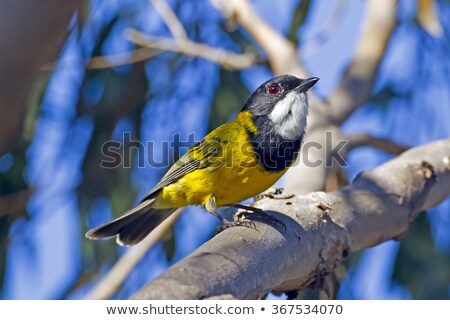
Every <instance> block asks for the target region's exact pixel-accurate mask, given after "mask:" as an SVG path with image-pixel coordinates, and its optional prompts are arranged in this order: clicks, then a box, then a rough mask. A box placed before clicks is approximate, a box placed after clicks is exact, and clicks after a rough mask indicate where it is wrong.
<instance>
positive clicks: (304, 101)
mask: <svg viewBox="0 0 450 320" xmlns="http://www.w3.org/2000/svg"><path fill="white" fill-rule="evenodd" d="M317 81H319V78H315V77H314V78H309V79H299V78H297V77H294V76H291V75H282V76H278V77H275V78H273V79H271V80H268V81H266V82H264V83H263V84H262V85H261V86H260V87H259V88H258V89H256V91H255V92H253V94H252V95H251V96H250V97H249V98H248V100H247V102H246V103H245V105H244V108H243V109H242V111H249V112H250V113H251V114H252V116H253V117H254V118H255V120H256V121H257V122H258V124H259V125H260V126H262V127H260V128H259V129H261V130H262V131H266V130H273V131H275V134H279V135H280V136H281V137H283V138H284V139H286V140H297V139H299V138H300V137H301V136H303V134H304V132H305V129H306V116H307V114H308V97H307V91H308V90H309V89H310V88H311V87H312V86H313V85H315V84H316V83H317Z"/></svg>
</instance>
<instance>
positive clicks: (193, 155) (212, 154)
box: [142, 140, 222, 201]
mask: <svg viewBox="0 0 450 320" xmlns="http://www.w3.org/2000/svg"><path fill="white" fill-rule="evenodd" d="M221 151H222V146H221V145H220V144H219V143H214V141H206V140H202V141H200V142H199V143H197V144H196V145H194V146H192V147H191V148H190V149H189V150H188V152H186V153H185V154H184V155H183V156H182V157H180V159H178V160H177V161H176V162H175V163H174V164H173V165H172V167H171V168H170V169H169V171H167V173H166V174H165V175H164V176H163V177H162V179H161V181H160V182H159V183H158V184H157V185H156V186H155V187H154V188H153V189H152V190H151V191H150V192H149V193H148V194H147V195H146V196H145V197H144V199H142V201H145V200H148V199H149V198H151V197H153V196H154V194H155V193H156V192H158V191H159V190H161V189H162V188H164V187H166V186H168V185H170V184H172V183H174V182H175V181H177V180H178V179H180V178H182V177H184V176H185V175H186V174H188V173H190V172H193V171H195V170H197V169H204V168H207V167H208V166H209V165H210V163H211V162H212V161H214V160H213V159H214V158H216V157H217V156H219V155H220V154H221Z"/></svg>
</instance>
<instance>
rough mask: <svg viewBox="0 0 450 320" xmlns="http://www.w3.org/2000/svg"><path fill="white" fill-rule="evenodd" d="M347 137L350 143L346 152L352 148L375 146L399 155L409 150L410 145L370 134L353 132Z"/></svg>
mask: <svg viewBox="0 0 450 320" xmlns="http://www.w3.org/2000/svg"><path fill="white" fill-rule="evenodd" d="M347 139H348V143H347V145H346V152H350V151H351V150H353V149H356V148H360V147H373V148H375V149H378V150H382V151H384V152H387V153H389V154H396V155H398V154H400V153H402V152H404V151H406V150H408V147H405V146H403V145H401V144H398V143H395V142H392V141H390V140H387V139H383V138H377V137H374V136H371V135H369V134H353V135H351V136H348V137H347Z"/></svg>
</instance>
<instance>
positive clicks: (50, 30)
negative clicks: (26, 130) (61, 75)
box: [0, 0, 83, 156]
mask: <svg viewBox="0 0 450 320" xmlns="http://www.w3.org/2000/svg"><path fill="white" fill-rule="evenodd" d="M82 2H83V1H81V0H71V1H59V0H48V1H34V0H24V1H0V43H1V44H2V48H4V49H3V50H1V51H0V75H1V78H0V88H2V94H1V95H0V156H1V155H3V154H5V153H7V152H9V151H11V149H12V148H13V147H14V146H15V145H16V144H17V141H18V139H19V137H20V135H21V132H22V127H23V124H24V119H25V114H26V111H27V105H28V97H29V96H28V95H29V93H30V92H31V88H32V85H33V83H34V82H35V80H36V79H37V77H38V76H39V70H40V68H41V67H42V65H43V64H44V63H47V62H49V61H53V60H54V59H55V58H56V57H57V56H58V53H59V52H60V49H61V46H62V44H63V43H64V40H65V38H66V36H67V34H68V32H67V27H68V25H69V23H70V20H71V19H72V16H73V15H74V13H75V10H76V9H77V7H79V6H80V5H81V3H82ZM24 21H26V23H24ZM5 48H7V49H5Z"/></svg>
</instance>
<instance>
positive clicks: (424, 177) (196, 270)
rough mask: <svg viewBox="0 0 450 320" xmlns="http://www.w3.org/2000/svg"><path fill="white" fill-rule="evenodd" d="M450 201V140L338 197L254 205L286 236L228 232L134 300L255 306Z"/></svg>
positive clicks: (406, 156)
mask: <svg viewBox="0 0 450 320" xmlns="http://www.w3.org/2000/svg"><path fill="white" fill-rule="evenodd" d="M449 194H450V138H448V139H444V140H440V141H436V142H433V143H430V144H427V145H424V146H420V147H417V148H414V149H410V150H409V151H406V152H405V153H403V154H402V155H400V156H398V157H396V158H394V159H393V160H391V161H389V162H386V163H385V164H383V165H381V166H379V167H377V168H375V169H374V170H372V171H368V172H363V173H361V174H360V175H359V176H358V177H357V178H356V179H355V181H353V183H352V184H351V185H350V186H348V187H346V188H344V189H342V190H339V191H336V192H332V193H325V192H313V193H310V194H308V195H305V196H296V197H292V198H288V199H271V198H263V199H261V200H259V201H258V202H257V206H258V207H260V208H262V209H264V210H266V212H267V213H269V214H271V215H273V216H274V217H276V218H277V219H279V220H281V221H282V222H283V223H284V224H285V226H286V229H284V228H283V227H282V226H281V225H278V224H271V223H267V222H262V221H260V220H258V221H256V220H255V226H256V228H245V227H234V228H229V229H226V230H225V231H223V232H222V233H220V234H218V235H217V236H215V237H214V238H212V239H211V240H210V241H208V242H206V243H205V244H204V245H202V246H201V247H200V248H199V249H197V250H196V251H195V252H193V253H192V254H191V255H189V256H188V257H186V258H185V259H183V260H181V261H179V262H178V263H176V264H175V265H173V266H172V267H171V268H169V269H168V270H167V271H166V272H164V273H163V274H162V275H160V276H159V277H158V278H156V279H155V280H153V281H152V282H150V283H148V284H147V285H145V286H144V287H143V288H142V289H141V290H140V291H138V292H137V293H136V294H135V296H134V297H133V299H204V298H208V297H213V296H223V295H232V296H234V297H236V298H238V299H256V298H261V297H262V296H263V295H265V294H266V293H267V292H269V291H275V292H281V291H287V290H294V289H295V290H298V289H302V288H305V287H307V286H308V285H310V284H312V283H313V282H314V281H315V280H316V279H317V278H320V277H321V276H322V275H324V274H326V273H328V272H330V271H331V270H332V269H333V268H335V267H336V265H337V264H339V262H340V261H341V260H343V259H344V257H346V256H347V255H348V254H349V253H350V252H354V251H358V250H361V249H363V248H368V247H371V246H374V245H376V244H379V243H381V242H383V241H386V240H389V239H398V238H399V237H401V235H403V234H404V233H405V232H406V231H407V229H408V226H409V224H410V223H411V222H412V220H413V218H414V217H415V216H416V215H417V214H418V213H420V212H422V211H423V210H426V209H428V208H431V207H433V206H435V205H436V204H438V203H439V202H440V201H442V200H443V199H445V198H446V197H447V196H448V195H449ZM191 227H192V228H195V227H198V226H191Z"/></svg>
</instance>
